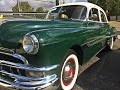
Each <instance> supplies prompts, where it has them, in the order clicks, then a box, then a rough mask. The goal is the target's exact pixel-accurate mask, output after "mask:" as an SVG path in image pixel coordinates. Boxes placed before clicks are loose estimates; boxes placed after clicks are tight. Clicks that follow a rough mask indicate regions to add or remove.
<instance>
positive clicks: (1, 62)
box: [0, 53, 26, 76]
mask: <svg viewBox="0 0 120 90" xmlns="http://www.w3.org/2000/svg"><path fill="white" fill-rule="evenodd" d="M23 61H24V60H21V59H20V58H19V57H17V56H14V54H13V55H10V54H5V53H0V69H1V70H3V71H6V72H8V73H13V74H17V75H23V76H25V72H26V71H25V70H23V69H18V68H16V67H13V66H12V65H11V66H10V65H9V64H7V63H10V62H11V63H14V64H25V62H23ZM5 62H6V63H5Z"/></svg>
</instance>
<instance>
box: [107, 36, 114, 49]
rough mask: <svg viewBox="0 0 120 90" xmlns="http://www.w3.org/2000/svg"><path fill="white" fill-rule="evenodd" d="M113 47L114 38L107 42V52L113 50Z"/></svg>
mask: <svg viewBox="0 0 120 90" xmlns="http://www.w3.org/2000/svg"><path fill="white" fill-rule="evenodd" d="M113 45H114V37H112V38H110V39H109V40H108V41H107V46H106V49H107V50H112V49H113Z"/></svg>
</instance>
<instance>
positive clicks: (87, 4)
mask: <svg viewBox="0 0 120 90" xmlns="http://www.w3.org/2000/svg"><path fill="white" fill-rule="evenodd" d="M71 5H83V6H85V7H87V8H98V9H101V10H103V9H102V8H101V7H99V6H97V5H95V4H93V3H89V2H74V3H66V4H61V5H58V6H55V7H62V6H71ZM53 8H54V7H53Z"/></svg>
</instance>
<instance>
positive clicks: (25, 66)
mask: <svg viewBox="0 0 120 90" xmlns="http://www.w3.org/2000/svg"><path fill="white" fill-rule="evenodd" d="M0 64H1V65H5V66H8V67H12V68H17V69H22V70H28V71H37V72H41V71H50V70H53V69H55V68H57V67H58V66H59V65H53V66H49V67H43V68H36V67H33V66H29V65H25V64H20V63H13V62H9V61H4V60H0Z"/></svg>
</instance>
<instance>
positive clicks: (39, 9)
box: [36, 7, 45, 18]
mask: <svg viewBox="0 0 120 90" xmlns="http://www.w3.org/2000/svg"><path fill="white" fill-rule="evenodd" d="M36 12H38V13H40V14H37V15H36V17H37V18H44V17H45V14H44V10H43V8H42V7H39V8H37V9H36Z"/></svg>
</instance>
